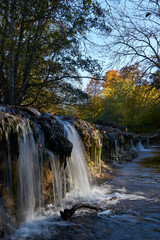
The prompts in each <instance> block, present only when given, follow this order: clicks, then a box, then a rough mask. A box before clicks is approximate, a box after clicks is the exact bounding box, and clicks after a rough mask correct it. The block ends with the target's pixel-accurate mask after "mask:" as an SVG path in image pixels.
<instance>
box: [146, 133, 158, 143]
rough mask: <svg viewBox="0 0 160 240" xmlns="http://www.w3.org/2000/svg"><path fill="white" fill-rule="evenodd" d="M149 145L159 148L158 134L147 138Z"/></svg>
mask: <svg viewBox="0 0 160 240" xmlns="http://www.w3.org/2000/svg"><path fill="white" fill-rule="evenodd" d="M148 141H149V144H150V145H155V146H160V133H156V134H154V135H152V136H149V137H148Z"/></svg>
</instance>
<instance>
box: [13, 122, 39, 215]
mask: <svg viewBox="0 0 160 240" xmlns="http://www.w3.org/2000/svg"><path fill="white" fill-rule="evenodd" d="M18 131H19V135H20V136H19V158H18V167H19V169H18V171H19V189H20V211H21V215H22V216H23V218H24V219H25V220H28V219H31V218H32V217H33V215H34V213H35V210H36V208H38V207H39V206H40V202H41V200H40V199H41V179H40V160H39V158H40V156H39V152H38V147H37V145H36V142H35V140H34V137H33V133H32V130H31V128H30V125H29V123H28V122H27V121H25V120H24V121H23V122H22V124H19V125H18Z"/></svg>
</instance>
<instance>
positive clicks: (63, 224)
mask: <svg viewBox="0 0 160 240" xmlns="http://www.w3.org/2000/svg"><path fill="white" fill-rule="evenodd" d="M113 174H114V177H113V179H112V180H109V181H108V182H105V183H104V184H102V185H101V186H96V187H94V188H92V190H91V193H90V197H88V198H87V199H76V198H75V199H74V198H73V196H72V198H71V196H70V195H69V196H67V197H66V200H65V201H66V205H67V206H72V205H73V204H75V203H77V202H85V203H86V202H87V203H89V204H92V205H94V206H97V207H98V208H100V211H99V212H95V211H94V210H90V211H88V210H85V209H82V210H79V211H78V210H77V212H76V214H75V215H73V218H72V219H71V220H70V221H63V220H62V219H61V218H60V216H59V213H58V212H57V213H55V211H54V207H53V206H48V209H45V210H42V213H41V215H40V216H39V217H38V216H37V217H36V216H35V219H33V221H32V222H28V223H24V224H22V225H21V227H20V228H19V229H18V230H17V231H16V232H15V234H14V235H12V236H10V237H8V238H7V239H13V240H21V239H22V240H25V239H33V240H38V239H39V240H42V239H53V240H54V239H56V240H63V239H65V240H72V239H80V240H83V239H84V240H87V239H100V240H101V239H106V240H128V239H129V240H131V239H133V240H134V239H135V240H138V239H143V240H145V239H154V240H158V239H160V148H152V149H151V150H150V151H145V152H143V153H141V155H140V156H139V157H138V158H137V159H134V160H133V161H132V162H130V163H127V164H124V165H122V166H120V165H119V166H116V167H115V169H114V173H113ZM70 194H71V193H70ZM71 199H72V202H70V200H71Z"/></svg>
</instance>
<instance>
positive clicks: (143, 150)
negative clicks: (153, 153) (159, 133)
mask: <svg viewBox="0 0 160 240" xmlns="http://www.w3.org/2000/svg"><path fill="white" fill-rule="evenodd" d="M136 149H137V151H138V152H148V151H150V149H146V148H144V147H143V145H142V142H141V141H139V142H138V143H137V145H136Z"/></svg>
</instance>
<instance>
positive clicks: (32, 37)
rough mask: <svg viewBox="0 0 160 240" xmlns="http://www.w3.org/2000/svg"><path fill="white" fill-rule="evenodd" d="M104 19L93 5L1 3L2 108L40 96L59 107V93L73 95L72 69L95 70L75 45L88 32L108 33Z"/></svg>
mask: <svg viewBox="0 0 160 240" xmlns="http://www.w3.org/2000/svg"><path fill="white" fill-rule="evenodd" d="M105 14H106V12H105V11H104V10H102V8H101V7H100V5H99V4H98V2H97V1H95V0H93V1H87V0H86V1H84V0H83V1H82V0H78V1H72V0H69V1H67V0H65V1H62V0H49V1H46V0H41V1H40V0H24V1H20V0H17V1H15V0H2V1H1V2H0V33H1V34H0V89H1V93H2V94H1V95H2V100H3V103H6V104H18V105H30V104H32V105H33V104H34V103H36V102H43V96H44V95H45V96H47V95H48V98H47V97H46V101H47V99H48V101H49V100H50V99H52V103H54V99H55V102H57V101H58V99H59V102H63V99H64V96H62V95H63V94H62V93H63V92H64V91H66V90H67V91H70V93H71V92H72V93H73V92H74V94H75V95H76V93H78V94H79V93H80V91H79V92H78V91H77V88H76V87H75V86H74V84H73V83H76V82H77V81H79V82H80V77H79V74H78V70H79V69H82V70H86V71H89V72H93V71H98V69H99V65H98V64H97V62H96V61H94V60H92V59H91V58H90V57H89V56H88V57H85V56H84V55H83V53H82V52H81V40H82V39H83V38H84V36H85V34H86V32H87V31H89V30H91V29H92V28H94V29H96V28H98V29H101V30H103V31H104V32H106V33H107V32H108V31H109V28H108V27H107V26H106V24H105V21H104V18H105ZM57 93H58V94H57ZM48 101H47V102H48ZM65 101H66V102H67V98H65ZM68 102H69V101H68Z"/></svg>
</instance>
